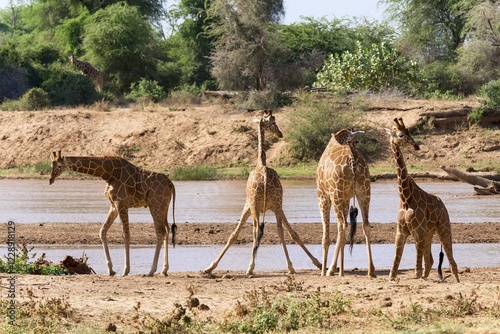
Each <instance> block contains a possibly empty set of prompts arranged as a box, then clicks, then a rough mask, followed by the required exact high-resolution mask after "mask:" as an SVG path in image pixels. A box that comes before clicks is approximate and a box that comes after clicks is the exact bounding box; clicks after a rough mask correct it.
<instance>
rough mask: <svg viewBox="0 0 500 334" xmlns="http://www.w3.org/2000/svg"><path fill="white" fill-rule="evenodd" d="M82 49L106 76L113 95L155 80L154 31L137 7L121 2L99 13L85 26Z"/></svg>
mask: <svg viewBox="0 0 500 334" xmlns="http://www.w3.org/2000/svg"><path fill="white" fill-rule="evenodd" d="M83 48H84V49H85V50H86V51H87V53H86V56H87V58H88V59H89V60H90V63H91V64H92V65H93V66H94V67H96V68H98V69H99V70H101V71H102V72H103V73H105V74H106V85H107V87H108V88H109V89H110V90H111V91H112V92H115V93H123V92H126V91H128V89H129V88H130V86H131V85H132V83H134V82H137V81H139V80H140V79H141V78H146V79H149V78H151V77H153V76H154V73H155V59H154V57H152V55H154V54H155V53H156V50H155V46H154V39H153V31H152V28H151V26H150V25H149V24H148V22H147V21H145V20H144V19H143V18H142V16H141V13H140V12H139V10H138V9H137V7H133V6H128V5H127V4H125V3H123V2H120V3H116V4H113V5H110V6H107V7H105V8H104V9H101V10H98V11H97V12H96V13H95V14H94V15H92V16H91V17H89V19H88V20H87V22H86V25H85V36H84V38H83Z"/></svg>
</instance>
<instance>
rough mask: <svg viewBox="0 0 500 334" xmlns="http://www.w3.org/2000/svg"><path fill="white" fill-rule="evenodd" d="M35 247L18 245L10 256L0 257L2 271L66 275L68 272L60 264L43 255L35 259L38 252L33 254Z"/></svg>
mask: <svg viewBox="0 0 500 334" xmlns="http://www.w3.org/2000/svg"><path fill="white" fill-rule="evenodd" d="M32 251H33V247H32V248H30V249H28V247H27V246H26V245H25V244H22V245H17V246H16V247H15V251H14V252H11V253H9V257H5V258H4V259H2V258H0V273H9V274H36V275H66V274H67V272H66V270H64V269H63V268H61V267H60V266H59V265H56V264H53V263H50V262H48V261H46V260H45V259H44V256H43V255H42V256H41V257H39V258H38V259H36V260H34V259H35V257H36V253H33V254H31V253H32Z"/></svg>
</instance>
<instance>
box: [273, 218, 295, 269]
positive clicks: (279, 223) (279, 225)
mask: <svg viewBox="0 0 500 334" xmlns="http://www.w3.org/2000/svg"><path fill="white" fill-rule="evenodd" d="M285 221H286V217H285V214H284V213H283V212H282V210H277V213H276V228H277V229H278V236H279V238H280V242H281V245H282V246H283V252H284V253H285V259H286V266H287V269H288V273H289V274H295V269H294V268H293V264H292V261H291V260H290V256H289V254H288V249H287V247H286V241H285V235H284V233H283V223H284V222H285ZM285 226H286V225H285Z"/></svg>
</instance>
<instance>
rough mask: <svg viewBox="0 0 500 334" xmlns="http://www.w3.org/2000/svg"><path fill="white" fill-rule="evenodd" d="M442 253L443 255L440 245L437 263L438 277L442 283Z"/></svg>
mask: <svg viewBox="0 0 500 334" xmlns="http://www.w3.org/2000/svg"><path fill="white" fill-rule="evenodd" d="M443 260H444V253H443V245H441V251H440V252H439V262H438V276H439V280H440V281H443V269H442V268H441V266H442V265H443Z"/></svg>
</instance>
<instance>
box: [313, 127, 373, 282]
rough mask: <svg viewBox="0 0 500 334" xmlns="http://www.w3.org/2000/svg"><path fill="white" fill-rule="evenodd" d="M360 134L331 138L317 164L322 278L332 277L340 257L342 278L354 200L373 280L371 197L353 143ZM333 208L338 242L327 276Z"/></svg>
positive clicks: (363, 165)
mask: <svg viewBox="0 0 500 334" xmlns="http://www.w3.org/2000/svg"><path fill="white" fill-rule="evenodd" d="M363 134H364V132H363V131H357V132H352V131H349V130H346V129H342V130H340V131H339V132H337V133H336V134H333V135H332V138H331V139H330V142H329V143H328V145H327V146H326V148H325V151H324V152H323V154H322V156H321V158H320V160H319V163H318V168H317V170H316V186H317V190H318V200H319V208H320V212H321V218H322V223H323V238H322V249H323V259H322V262H323V266H322V268H321V275H322V276H325V275H333V274H334V273H335V271H336V269H337V261H338V260H339V257H340V266H339V276H343V275H344V248H345V245H346V236H345V233H346V232H345V230H346V227H347V216H348V210H349V202H350V200H351V199H352V198H353V197H354V196H355V197H356V199H357V200H358V204H359V207H360V209H361V215H362V218H363V233H364V236H365V241H366V248H367V253H368V276H370V277H375V266H374V265H373V260H372V252H371V245H370V223H369V221H368V211H369V207H370V195H371V193H370V192H371V188H370V172H369V170H368V166H367V164H366V162H365V160H364V158H363V157H362V156H361V154H360V153H359V152H358V151H357V149H356V143H357V141H358V139H359V138H360V136H362V135H363ZM332 206H333V211H334V213H335V217H336V219H337V241H336V243H335V252H334V255H333V260H332V264H331V265H330V268H329V269H328V272H327V260H328V248H329V246H330V209H331V207H332ZM353 223H354V222H353ZM352 227H353V226H352ZM354 231H355V229H353V228H351V233H350V243H351V245H352V243H353V242H354Z"/></svg>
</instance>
